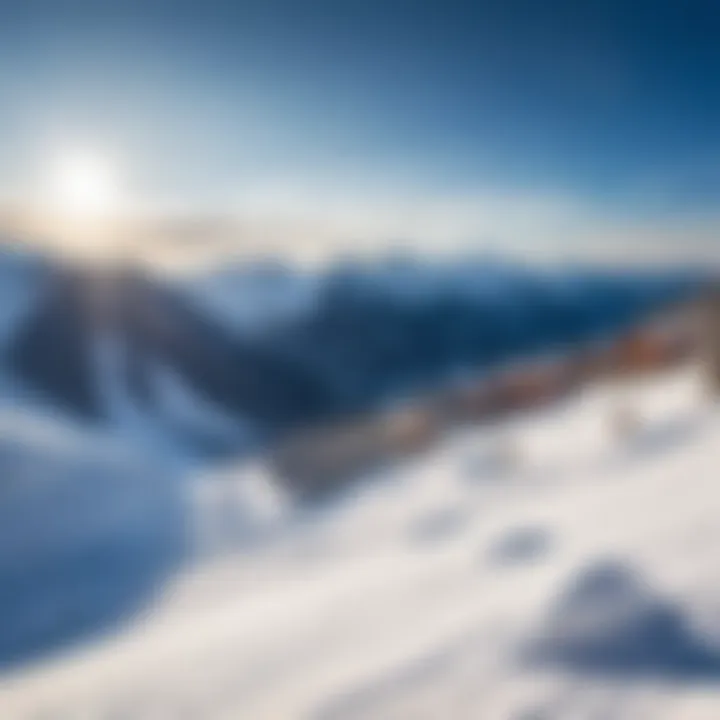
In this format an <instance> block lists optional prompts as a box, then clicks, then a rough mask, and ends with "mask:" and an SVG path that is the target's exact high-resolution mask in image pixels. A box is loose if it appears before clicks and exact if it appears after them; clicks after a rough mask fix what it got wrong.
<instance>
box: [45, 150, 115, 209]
mask: <svg viewBox="0 0 720 720" xmlns="http://www.w3.org/2000/svg"><path fill="white" fill-rule="evenodd" d="M48 181H49V182H48V185H49V187H48V190H49V200H50V202H51V203H52V205H53V206H54V208H55V210H56V211H57V212H59V213H61V214H64V215H67V216H71V217H74V218H78V219H80V218H98V217H102V216H105V215H107V214H108V213H110V212H111V211H112V210H113V209H115V206H116V205H117V202H118V196H119V188H118V178H117V168H116V167H115V166H114V164H113V162H112V161H111V160H110V158H108V157H106V156H104V155H102V154H100V153H95V152H91V151H87V150H75V151H68V152H65V153H62V154H61V155H59V156H58V157H57V158H56V159H55V162H54V163H53V165H52V166H51V168H50V173H49V177H48Z"/></svg>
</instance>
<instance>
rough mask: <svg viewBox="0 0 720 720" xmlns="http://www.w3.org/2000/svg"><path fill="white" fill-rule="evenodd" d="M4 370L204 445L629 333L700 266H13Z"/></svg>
mask: <svg viewBox="0 0 720 720" xmlns="http://www.w3.org/2000/svg"><path fill="white" fill-rule="evenodd" d="M0 275H1V276H2V277H3V278H5V279H6V280H7V282H4V283H3V291H2V292H3V306H2V309H0V352H1V353H2V357H3V360H4V363H3V367H4V370H3V372H0V376H2V377H4V378H7V379H8V383H9V385H10V386H12V385H13V383H14V384H15V385H16V389H19V388H21V387H22V388H24V389H26V390H27V391H28V394H33V395H34V396H35V397H36V399H38V400H43V399H44V401H46V402H47V403H49V404H51V405H52V406H53V407H55V408H56V409H58V408H59V409H61V410H65V411H67V412H69V413H74V414H75V415H77V416H81V417H83V418H86V419H88V420H90V421H94V422H101V423H102V422H105V423H111V424H114V425H115V426H117V427H118V428H122V429H123V430H124V431H126V432H130V433H134V434H135V435H136V436H138V437H147V438H152V440H151V444H152V443H153V442H159V441H160V438H161V437H162V438H165V439H166V441H167V442H170V443H172V442H176V443H177V444H178V446H184V447H186V448H187V447H197V448H198V451H200V449H202V452H211V453H217V452H238V451H239V450H240V449H241V448H242V447H246V446H248V445H252V444H253V443H256V442H258V440H259V439H260V438H264V437H265V438H267V437H272V436H273V435H275V434H277V433H282V432H286V431H288V430H292V429H293V428H296V427H298V426H302V425H307V424H311V423H315V422H318V421H321V420H332V419H333V418H335V417H338V416H341V415H344V414H352V413H357V412H359V411H363V410H367V409H368V408H372V407H377V406H378V405H380V404H382V403H384V402H386V401H387V400H388V399H389V398H392V397H395V396H397V395H398V394H399V393H403V392H407V390H408V388H413V389H414V391H417V392H424V391H425V390H429V389H432V388H433V387H436V386H437V385H438V384H440V383H442V382H443V381H444V379H445V378H447V377H448V376H449V375H452V374H453V373H455V372H457V371H458V370H474V371H477V370H480V369H482V368H483V367H487V366H488V365H492V364H497V363H502V362H506V361H508V360H511V359H513V358H518V357H522V356H523V355H526V354H532V353H537V352H538V351H549V350H556V349H558V348H562V347H565V346H567V345H569V344H573V343H577V342H581V341H583V340H591V339H593V338H597V337H599V336H602V335H603V334H608V333H613V332H617V331H619V330H620V329H621V328H623V327H624V326H627V325H628V324H631V323H633V322H635V321H637V320H639V319H642V318H643V317H646V316H647V315H648V314H650V313H652V312H654V311H657V310H659V309H660V308H662V306H663V305H665V304H668V303H671V302H673V301H676V300H677V299H679V298H680V297H682V296H683V295H687V294H689V293H691V292H693V291H694V290H696V289H697V288H698V287H699V278H698V276H688V275H687V274H682V273H679V272H678V273H669V272H665V273H662V274H659V273H649V272H647V273H644V274H643V273H635V274H629V273H622V272H620V271H617V270H616V271H612V272H610V271H605V272H601V271H599V270H595V271H592V270H588V269H586V270H584V271H582V270H578V269H573V270H571V271H569V270H564V271H563V270H554V271H552V272H550V271H548V270H539V269H531V268H527V267H523V266H520V265H517V264H513V263H510V262H500V261H498V260H496V259H480V260H478V261H476V262H475V263H474V264H473V263H472V262H470V261H466V262H458V263H448V262H446V263H430V262H427V261H421V260H412V259H394V260H390V261H387V262H380V261H378V262H376V263H364V264H361V263H345V264H342V265H334V266H332V265H331V266H329V267H328V268H325V269H322V270H317V271H316V272H315V273H314V274H312V273H310V272H309V271H307V270H305V271H301V270H293V269H291V268H286V267H283V266H282V265H279V264H277V263H269V262H267V263H265V264H254V265H248V266H247V267H239V268H235V269H233V270H232V271H231V270H229V269H226V270H221V271H218V273H217V274H215V275H210V276H207V275H205V276H202V277H197V278H194V279H192V280H189V279H187V278H177V279H169V278H162V277H160V276H154V275H152V274H150V273H149V272H142V271H140V270H138V269H127V268H125V269H115V270H112V271H108V270H104V271H100V270H97V269H94V270H93V269H80V268H69V267H62V266H58V265H53V264H52V263H50V262H49V261H40V260H39V259H33V258H32V257H30V256H28V257H14V256H11V255H9V254H6V255H3V256H0Z"/></svg>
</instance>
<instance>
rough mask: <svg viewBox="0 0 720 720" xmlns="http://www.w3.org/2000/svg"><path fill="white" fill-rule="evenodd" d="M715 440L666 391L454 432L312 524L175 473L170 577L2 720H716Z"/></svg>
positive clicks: (636, 388) (637, 392) (253, 469)
mask: <svg viewBox="0 0 720 720" xmlns="http://www.w3.org/2000/svg"><path fill="white" fill-rule="evenodd" d="M622 405H629V406H630V407H632V408H633V409H635V410H636V411H637V412H638V413H639V416H640V417H641V418H642V419H643V422H642V424H641V427H640V429H639V430H638V432H637V434H636V435H634V436H629V437H621V438H619V437H617V434H616V433H614V432H612V428H611V427H610V423H609V421H608V419H609V418H610V417H612V414H613V411H614V410H615V409H616V408H617V407H618V406H622ZM4 431H5V430H3V432H4ZM718 438H720V412H719V408H717V407H715V406H712V405H710V404H709V403H708V402H707V401H706V400H704V399H703V395H702V392H701V388H700V387H699V384H698V378H697V377H696V373H695V371H694V370H684V371H682V372H677V373H672V374H670V375H667V376H665V377H662V378H659V379H657V378H656V379H654V380H652V381H649V382H647V383H644V384H643V385H637V384H636V385H633V386H631V387H621V386H613V387H609V386H606V387H598V388H593V389H590V390H588V391H587V392H585V393H584V394H583V395H582V396H580V397H577V398H574V399H572V400H570V401H568V402H566V403H563V404H562V405H561V406H558V407H555V408H553V409H549V410H545V411H542V412H538V413H533V414H528V415H525V416H523V417H521V418H519V419H516V420H512V421H508V422H506V423H504V424H502V425H497V426H494V427H490V428H484V429H471V430H465V431H462V432H458V433H456V434H454V435H453V436H452V437H449V438H448V439H447V440H445V441H444V442H443V444H441V445H439V446H437V447H435V448H433V449H431V450H430V451H428V453H427V454H426V455H425V456H423V457H420V458H415V459H414V460H413V461H412V462H408V463H407V464H405V465H404V466H403V467H399V468H395V469H392V470H387V471H385V472H382V473H378V474H377V475H376V476H375V477H370V478H367V481H366V482H364V483H362V484H361V485H359V486H357V487H356V488H355V489H354V490H353V491H351V492H347V493H345V494H344V496H343V497H338V498H336V499H335V500H334V501H333V502H328V503H326V504H325V505H323V506H322V507H314V508H303V509H300V508H297V507H293V506H292V505H291V504H290V503H289V502H288V501H287V500H286V499H285V498H283V497H282V496H281V495H280V494H278V493H276V492H274V491H273V490H272V487H271V486H270V485H269V484H268V482H267V477H266V476H265V470H264V468H263V465H262V463H258V462H255V463H253V464H252V465H248V466H240V467H227V468H222V469H221V470H218V471H217V472H204V473H198V472H197V471H192V472H191V474H190V475H189V476H187V475H186V476H185V477H184V478H183V482H181V483H180V484H179V487H180V488H182V490H183V492H186V491H187V493H188V494H187V495H184V496H183V497H184V502H185V507H186V508H187V513H188V515H187V517H186V522H187V531H188V533H189V535H190V538H191V540H192V550H193V552H192V553H190V555H189V556H187V557H186V562H185V565H184V567H183V569H182V570H179V571H177V572H176V573H174V574H173V575H172V576H170V577H169V578H167V579H166V580H165V581H164V585H163V590H162V592H161V594H160V595H159V596H156V597H154V598H153V599H152V600H149V601H148V602H147V603H146V604H145V605H144V606H143V608H144V609H143V610H142V611H138V612H137V613H136V614H135V615H134V616H133V618H132V619H130V620H126V621H125V622H123V623H121V624H120V625H119V626H117V627H116V628H115V629H114V630H113V631H112V632H110V633H104V634H101V635H99V636H97V637H95V638H94V639H93V640H92V641H88V642H86V643H84V644H80V645H76V646H69V647H68V648H66V649H65V650H64V651H63V652H61V653H59V654H55V655H51V656H47V657H45V658H43V659H38V660H36V661H34V662H32V663H30V664H25V665H17V666H15V667H11V668H9V669H8V670H7V671H6V672H5V674H4V675H3V676H2V682H1V683H0V708H2V711H1V715H2V717H3V718H133V720H135V719H142V718H148V719H150V718H152V719H153V720H155V719H158V718H160V719H162V718H168V719H174V718H203V719H205V718H207V719H214V718H228V719H237V718H252V719H253V720H260V719H262V718H268V719H272V720H275V719H283V720H284V719H287V718H313V719H317V720H330V719H333V720H334V719H337V720H341V719H345V718H373V719H375V718H413V719H414V718H443V719H445V718H483V719H485V718H488V719H490V720H492V719H494V718H498V719H500V718H508V719H511V720H531V719H532V720H540V719H543V720H555V719H556V718H557V719H562V718H567V719H573V720H582V719H583V718H592V719H600V718H604V719H605V718H606V719H615V718H628V719H630V718H632V719H635V718H653V719H654V718H683V719H689V720H698V719H699V718H713V719H715V718H717V717H720V662H719V661H718V660H717V658H718V652H720V651H717V650H714V649H713V647H714V646H715V647H717V645H716V644H715V643H720V640H719V638H720V615H719V614H718V610H719V609H720V582H719V581H720V562H719V559H720V558H719V556H718V552H717V550H716V548H718V547H720V545H719V544H718V542H719V541H720V523H718V517H719V516H720V492H718V489H717V482H718V473H717V462H716V460H717V459H718V457H719V455H720V450H718ZM507 443H511V444H512V445H513V447H515V454H514V458H513V459H511V460H508V458H507V457H505V456H503V455H502V454H501V453H498V448H499V447H502V446H504V445H506V444H507ZM153 479H154V480H155V481H156V482H154V483H150V484H149V485H148V487H151V488H156V487H158V485H157V484H156V483H157V482H159V479H158V478H153ZM160 486H161V487H167V485H166V484H164V483H163V482H160ZM26 512H27V511H26Z"/></svg>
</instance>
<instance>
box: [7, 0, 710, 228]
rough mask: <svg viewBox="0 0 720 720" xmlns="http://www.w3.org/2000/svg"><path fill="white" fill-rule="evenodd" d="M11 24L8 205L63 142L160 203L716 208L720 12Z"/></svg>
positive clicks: (209, 6)
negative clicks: (97, 152)
mask: <svg viewBox="0 0 720 720" xmlns="http://www.w3.org/2000/svg"><path fill="white" fill-rule="evenodd" d="M0 17H1V18H2V22H0V189H1V190H2V192H3V194H4V195H6V196H7V195H9V196H13V197H16V196H20V197H22V195H23V193H25V192H26V191H27V189H28V188H29V187H30V186H31V185H32V183H33V181H34V179H35V178H36V176H37V175H38V173H41V172H42V162H43V160H42V158H43V156H44V154H45V153H46V152H51V151H52V149H53V147H55V146H58V145H62V144H63V143H76V144H77V143H79V144H82V143H89V144H91V145H95V146H100V147H107V148H111V149H112V152H113V153H115V154H116V155H117V156H119V157H120V158H121V161H122V164H123V167H124V176H125V181H126V183H127V186H128V189H129V192H130V193H131V195H132V196H133V197H134V198H136V199H137V200H138V201H140V200H142V202H143V203H144V204H145V205H150V206H152V205H157V206H158V207H160V206H164V205H169V206H172V207H178V206H179V207H182V208H185V209H188V208H193V207H197V208H198V209H202V208H219V209H223V208H230V209H233V208H235V206H236V205H239V206H240V207H242V208H246V207H248V206H251V205H252V202H253V200H252V199H254V198H257V197H258V196H261V197H263V198H266V199H267V198H268V197H273V196H274V197H276V198H277V202H278V203H280V202H284V201H285V200H287V198H288V197H289V196H290V197H292V202H290V203H289V204H291V205H292V204H293V203H294V204H295V205H296V206H297V205H304V206H305V207H308V208H309V207H311V206H313V203H314V204H315V205H316V206H317V207H316V209H314V210H313V212H317V213H322V208H323V203H324V202H331V203H332V204H333V207H335V208H347V207H348V206H352V207H353V208H354V211H353V212H355V213H356V214H357V213H359V214H362V213H365V212H372V210H371V209H370V208H372V207H374V205H373V203H376V202H378V201H379V200H380V199H381V200H382V203H384V207H385V206H387V203H388V198H397V199H398V203H399V205H403V203H404V205H403V206H404V207H405V208H406V210H405V215H407V212H408V211H407V208H408V203H412V202H413V201H419V200H422V203H423V206H426V204H427V203H428V202H430V203H432V202H438V203H440V204H442V205H443V207H444V208H445V211H447V210H448V207H449V208H450V211H451V210H452V203H453V202H458V199H460V200H459V202H460V203H461V204H463V207H465V205H468V204H472V199H473V198H479V199H480V204H481V205H482V204H483V203H485V205H487V204H488V203H490V204H491V205H492V203H493V199H495V198H501V199H502V202H507V200H508V198H513V197H517V198H519V199H520V200H521V202H520V205H519V208H520V210H521V211H522V209H523V208H525V207H526V205H524V204H523V203H526V202H527V201H528V198H530V203H531V205H533V204H534V206H536V205H537V204H538V200H539V199H541V200H542V201H543V202H545V201H546V200H547V202H548V203H549V206H551V207H552V208H557V207H568V206H572V207H574V208H575V214H576V215H582V214H585V216H586V217H588V219H589V218H596V217H600V218H603V219H609V218H612V219H614V220H615V221H617V222H630V223H634V222H662V221H663V220H664V219H665V218H671V219H672V220H673V222H677V218H683V217H685V216H688V215H692V216H693V217H695V216H698V215H702V216H704V215H713V214H714V212H715V206H716V204H717V199H718V194H720V162H719V161H720V84H719V83H718V82H717V77H718V76H719V75H720V44H719V43H718V42H717V38H718V37H720V9H718V8H717V4H716V3H713V2H700V1H699V0H690V1H688V2H683V3H680V2H673V3H669V2H662V1H660V0H656V1H655V2H645V0H636V1H635V2H632V1H626V2H621V1H619V0H606V1H605V2H600V1H598V0H586V1H584V2H573V1H571V0H547V1H546V2H539V1H538V0H523V1H519V0H505V1H504V2H503V1H500V0H497V1H496V2H482V1H481V0H478V1H476V2H460V1H459V0H448V1H446V2H439V1H437V2H424V1H423V0H384V1H382V0H365V2H358V1H356V0H335V1H331V0H318V1H314V2H313V1H312V0H308V1H307V2H301V1H300V0H254V1H252V2H250V1H248V0H235V1H234V2H230V1H227V2H220V1H219V0H206V1H205V2H199V1H198V2H188V1H187V0H166V1H159V0H123V1H122V2H120V1H118V2H112V0H94V1H90V0H85V1H77V2H72V1H69V0H47V1H46V2H38V1H36V0H18V1H17V2H14V3H5V2H2V3H0ZM329 198H331V200H329ZM413 199H414V200H413ZM271 205H272V203H271ZM503 207H505V206H503ZM552 212H554V210H553V211H552ZM552 212H551V214H552ZM545 214H546V215H547V212H546V213H545ZM438 222H441V220H438ZM420 224H421V225H422V221H420ZM531 224H532V223H531ZM410 230H411V228H409V231H410ZM480 230H482V232H492V228H489V229H488V228H481V229H480ZM480 230H478V232H480ZM384 231H385V230H384ZM387 231H388V232H390V229H387ZM394 231H395V230H394V229H393V232H394ZM397 232H402V228H400V227H398V229H397Z"/></svg>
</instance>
